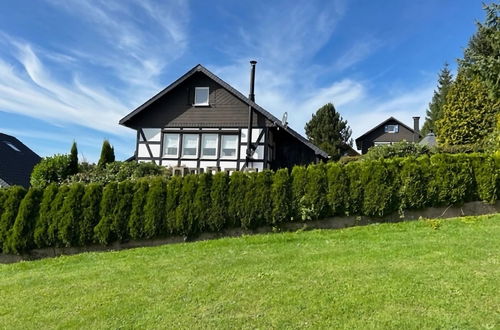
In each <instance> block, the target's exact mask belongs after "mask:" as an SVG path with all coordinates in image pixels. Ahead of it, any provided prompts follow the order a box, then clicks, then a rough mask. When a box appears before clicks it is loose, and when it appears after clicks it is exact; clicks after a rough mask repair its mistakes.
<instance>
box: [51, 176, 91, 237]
mask: <svg viewBox="0 0 500 330" xmlns="http://www.w3.org/2000/svg"><path fill="white" fill-rule="evenodd" d="M84 194H85V186H84V185H83V184H81V183H74V184H72V185H71V186H69V190H68V193H67V195H66V198H65V199H64V202H63V205H62V208H61V211H60V214H61V218H60V219H59V221H58V228H57V229H58V230H57V235H58V238H59V241H60V242H61V243H62V244H63V245H64V246H74V245H77V244H78V239H79V233H78V229H79V227H80V223H81V221H82V198H83V195H84Z"/></svg>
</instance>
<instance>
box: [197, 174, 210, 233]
mask: <svg viewBox="0 0 500 330" xmlns="http://www.w3.org/2000/svg"><path fill="white" fill-rule="evenodd" d="M211 188H212V174H211V173H202V174H200V175H198V185H197V187H196V193H195V195H194V201H193V210H192V211H193V214H194V219H193V220H194V223H195V226H194V227H196V228H194V230H196V231H198V232H202V231H203V230H205V229H206V228H208V223H209V220H208V217H209V216H210V212H211V204H212V203H211V198H210V190H211Z"/></svg>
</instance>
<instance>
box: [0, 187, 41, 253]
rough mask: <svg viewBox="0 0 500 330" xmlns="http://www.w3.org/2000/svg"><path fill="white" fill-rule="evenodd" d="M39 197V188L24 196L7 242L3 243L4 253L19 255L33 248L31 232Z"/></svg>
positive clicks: (29, 191) (35, 218)
mask: <svg viewBox="0 0 500 330" xmlns="http://www.w3.org/2000/svg"><path fill="white" fill-rule="evenodd" d="M41 197H42V190H41V189H40V188H31V189H30V190H28V193H27V194H26V195H25V196H24V198H23V200H22V201H21V203H20V205H19V211H18V212H17V216H16V220H15V222H14V225H13V226H12V229H11V231H10V234H9V237H8V239H7V242H4V251H5V252H13V253H21V252H25V251H28V250H30V249H32V248H33V245H34V244H33V243H34V241H33V232H34V229H35V223H36V220H37V217H38V208H39V206H40V199H41ZM5 243H6V244H5Z"/></svg>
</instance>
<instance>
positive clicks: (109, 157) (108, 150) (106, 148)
mask: <svg viewBox="0 0 500 330" xmlns="http://www.w3.org/2000/svg"><path fill="white" fill-rule="evenodd" d="M114 161H115V150H114V149H113V147H112V146H111V144H110V143H109V141H108V140H104V142H103V143H102V149H101V157H100V158H99V163H97V166H99V167H105V166H106V164H109V163H112V162H114Z"/></svg>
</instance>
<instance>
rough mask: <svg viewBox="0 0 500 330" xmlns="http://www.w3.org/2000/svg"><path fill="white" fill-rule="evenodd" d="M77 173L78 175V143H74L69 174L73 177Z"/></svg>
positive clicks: (70, 155) (70, 156)
mask: <svg viewBox="0 0 500 330" xmlns="http://www.w3.org/2000/svg"><path fill="white" fill-rule="evenodd" d="M76 173H78V148H77V146H76V142H74V141H73V145H72V146H71V152H70V154H69V165H68V174H69V175H73V174H76Z"/></svg>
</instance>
